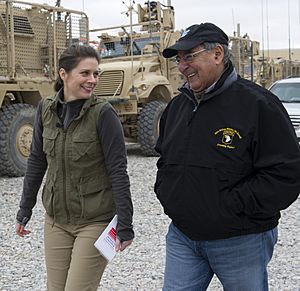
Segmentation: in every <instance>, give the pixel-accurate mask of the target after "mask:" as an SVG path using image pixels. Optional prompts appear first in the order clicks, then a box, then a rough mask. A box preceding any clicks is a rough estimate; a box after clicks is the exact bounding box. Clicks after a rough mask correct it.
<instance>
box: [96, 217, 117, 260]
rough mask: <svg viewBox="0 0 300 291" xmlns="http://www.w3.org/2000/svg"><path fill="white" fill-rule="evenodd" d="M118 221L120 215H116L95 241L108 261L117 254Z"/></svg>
mask: <svg viewBox="0 0 300 291" xmlns="http://www.w3.org/2000/svg"><path fill="white" fill-rule="evenodd" d="M117 222H118V216H117V215H115V216H114V218H113V219H112V221H111V222H110V223H109V225H108V226H107V227H106V228H105V230H104V231H103V232H102V233H101V235H100V236H99V238H98V239H97V240H96V242H95V243H94V246H95V247H96V248H97V249H98V250H99V252H100V253H101V255H102V256H103V257H104V258H105V259H106V260H107V261H108V262H110V261H111V260H112V259H113V257H114V256H115V255H116V234H117V232H116V228H117Z"/></svg>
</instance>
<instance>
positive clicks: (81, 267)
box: [44, 214, 107, 291]
mask: <svg viewBox="0 0 300 291" xmlns="http://www.w3.org/2000/svg"><path fill="white" fill-rule="evenodd" d="M106 226H107V224H101V223H97V224H95V223H94V224H89V225H80V226H78V225H69V224H63V225H60V224H57V223H55V224H54V225H53V220H52V218H50V217H49V216H48V215H47V214H46V216H45V230H44V239H45V240H44V243H45V257H46V268H47V287H48V291H96V290H97V289H98V286H99V283H100V279H101V277H102V274H103V272H104V269H105V267H106V265H107V262H106V260H105V259H104V258H103V257H102V256H101V255H100V254H99V252H98V250H97V249H96V248H95V247H94V242H95V241H96V239H97V238H98V236H99V235H100V234H101V232H102V231H103V230H104V229H105V227H106Z"/></svg>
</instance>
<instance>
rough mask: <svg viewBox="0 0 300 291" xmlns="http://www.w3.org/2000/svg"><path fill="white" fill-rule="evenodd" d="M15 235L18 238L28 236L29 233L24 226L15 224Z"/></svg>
mask: <svg viewBox="0 0 300 291" xmlns="http://www.w3.org/2000/svg"><path fill="white" fill-rule="evenodd" d="M16 233H17V235H18V236H20V237H24V236H25V235H27V234H30V233H31V231H30V230H27V229H25V228H24V225H21V224H20V223H18V222H17V224H16Z"/></svg>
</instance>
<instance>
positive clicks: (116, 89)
mask: <svg viewBox="0 0 300 291" xmlns="http://www.w3.org/2000/svg"><path fill="white" fill-rule="evenodd" d="M168 2H169V3H170V1H168ZM145 4H146V5H145V6H141V5H140V4H138V5H137V9H136V10H135V9H134V8H133V7H129V10H128V15H129V18H130V21H129V22H130V23H129V24H128V25H120V26H114V27H106V28H101V29H92V30H90V39H96V36H98V37H99V39H100V44H99V47H98V49H99V52H100V54H101V57H102V61H101V64H100V70H101V73H100V75H99V82H98V85H97V87H96V90H95V94H96V95H98V96H101V97H103V98H106V99H107V100H108V101H109V102H111V103H112V104H113V106H114V107H115V109H116V111H117V113H118V115H119V117H120V120H121V122H122V125H123V129H124V133H125V138H126V140H127V141H132V142H138V143H139V144H140V146H141V149H142V151H143V153H144V154H146V155H156V152H155V150H154V146H155V143H156V140H157V137H158V126H159V120H160V117H161V114H162V112H163V110H164V108H165V107H166V104H167V103H168V102H169V101H170V100H171V98H172V97H174V95H175V94H177V93H178V91H177V89H178V88H179V87H180V86H181V85H182V84H183V82H184V80H183V77H182V76H181V75H180V73H179V71H178V69H177V65H176V63H175V61H174V59H164V58H163V57H162V51H163V49H165V48H166V47H168V46H170V45H172V44H174V43H175V42H176V40H177V39H178V38H179V37H180V32H179V31H175V30H174V27H175V23H174V8H173V7H172V6H171V5H170V4H169V5H166V6H165V5H163V4H161V3H160V2H159V1H148V2H146V3H145ZM133 10H134V11H135V12H137V18H138V20H137V23H132V11H133ZM258 47H259V46H258V43H257V42H252V41H250V39H249V37H240V33H239V32H238V33H237V35H236V36H233V37H230V49H231V52H232V55H233V56H234V57H233V58H232V60H233V62H234V64H235V66H236V68H237V70H238V72H239V73H241V74H242V75H243V76H246V77H248V78H251V76H253V74H254V73H253V70H252V69H251V68H252V67H251V59H253V56H254V55H256V54H258V53H259V49H258Z"/></svg>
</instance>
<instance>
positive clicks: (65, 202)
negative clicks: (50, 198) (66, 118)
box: [62, 131, 70, 223]
mask: <svg viewBox="0 0 300 291" xmlns="http://www.w3.org/2000/svg"><path fill="white" fill-rule="evenodd" d="M62 151H63V152H62V156H63V158H62V170H63V189H64V204H65V205H64V207H65V210H66V214H67V222H68V223H69V222H70V211H69V208H68V203H67V185H66V172H67V171H66V162H65V160H66V157H65V152H66V132H65V131H63V149H62Z"/></svg>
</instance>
